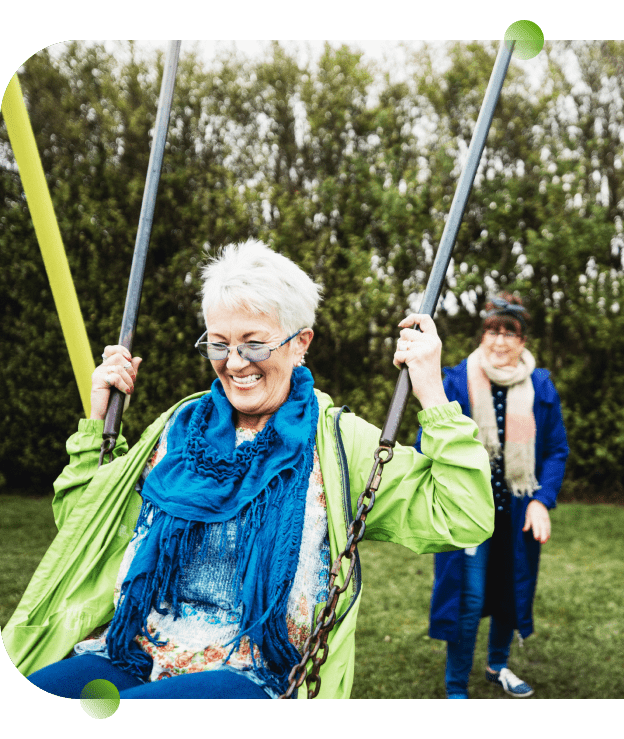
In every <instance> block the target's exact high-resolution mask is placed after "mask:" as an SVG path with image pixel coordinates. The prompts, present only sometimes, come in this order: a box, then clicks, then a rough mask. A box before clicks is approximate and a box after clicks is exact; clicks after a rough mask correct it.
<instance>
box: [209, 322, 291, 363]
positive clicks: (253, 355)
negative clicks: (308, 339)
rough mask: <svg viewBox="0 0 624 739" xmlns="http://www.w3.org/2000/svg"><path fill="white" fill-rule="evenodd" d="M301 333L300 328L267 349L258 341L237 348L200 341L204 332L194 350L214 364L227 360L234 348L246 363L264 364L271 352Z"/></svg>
mask: <svg viewBox="0 0 624 739" xmlns="http://www.w3.org/2000/svg"><path fill="white" fill-rule="evenodd" d="M301 331H303V329H302V328H300V329H299V331H296V332H295V333H294V334H293V335H292V336H289V337H288V338H287V339H284V341H282V343H281V344H278V345H277V346H273V347H269V346H267V345H266V344H262V343H260V342H259V341H250V342H249V343H248V344H239V345H238V346H237V347H233V346H228V345H227V344H219V343H216V342H212V341H202V339H203V338H204V336H206V335H207V334H208V331H204V333H203V334H202V335H201V336H200V337H199V339H198V340H197V342H196V343H195V348H196V349H197V351H198V352H199V353H200V354H201V355H202V357H206V359H212V360H213V361H215V362H218V361H220V360H223V359H227V358H228V357H229V356H230V352H231V351H232V349H234V348H236V351H237V352H238V353H239V355H240V357H241V358H242V359H244V360H245V361H247V362H264V360H265V359H268V358H269V357H270V356H271V352H274V351H275V350H276V349H279V348H280V346H284V344H287V343H288V342H289V341H290V340H291V339H294V338H295V336H296V335H297V334H298V333H300V332H301Z"/></svg>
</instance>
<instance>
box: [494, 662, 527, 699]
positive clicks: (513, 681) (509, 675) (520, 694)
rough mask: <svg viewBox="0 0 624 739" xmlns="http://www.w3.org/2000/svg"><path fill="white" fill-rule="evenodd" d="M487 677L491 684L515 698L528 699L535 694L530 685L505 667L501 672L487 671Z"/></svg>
mask: <svg viewBox="0 0 624 739" xmlns="http://www.w3.org/2000/svg"><path fill="white" fill-rule="evenodd" d="M485 677H486V679H487V680H488V681H489V682H491V683H494V684H495V685H500V686H501V687H502V689H503V690H504V691H505V693H509V695H512V696H513V697H514V698H528V697H529V696H530V695H533V693H534V692H535V691H534V690H533V688H532V687H531V686H530V685H527V683H525V682H524V680H521V679H520V678H519V677H518V676H517V675H514V674H513V672H512V671H511V670H510V669H509V668H507V667H503V669H502V670H501V671H500V672H490V671H489V670H486V671H485Z"/></svg>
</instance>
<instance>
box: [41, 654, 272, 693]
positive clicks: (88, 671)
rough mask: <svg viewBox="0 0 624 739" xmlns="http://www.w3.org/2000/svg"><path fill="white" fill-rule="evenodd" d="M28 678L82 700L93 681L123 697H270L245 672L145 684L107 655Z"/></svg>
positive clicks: (76, 659)
mask: <svg viewBox="0 0 624 739" xmlns="http://www.w3.org/2000/svg"><path fill="white" fill-rule="evenodd" d="M28 680H30V682H31V683H32V684H33V685H36V686H37V687H38V688H41V689H42V690H45V691H47V692H48V693H52V694H53V695H58V696H60V697H61V698H74V699H79V698H80V694H81V693H82V689H83V688H84V686H85V685H86V684H87V683H89V682H91V681H92V680H108V681H109V682H111V683H113V685H114V686H115V687H116V688H117V690H118V691H119V695H120V697H121V698H268V697H269V696H268V695H267V693H265V691H264V690H262V688H261V687H260V686H258V685H256V684H255V683H253V682H251V680H249V679H247V678H246V677H245V676H244V675H243V674H240V675H239V674H237V673H235V672H233V671H231V670H212V671H208V672H194V673H191V674H187V675H177V676H175V677H168V678H165V679H164V680H159V681H157V682H154V683H142V682H141V681H140V680H139V679H138V678H136V677H134V675H131V674H129V673H127V672H124V671H123V670H120V669H119V668H118V667H115V666H114V665H113V664H111V662H110V661H109V660H107V659H105V658H104V657H98V656H97V655H94V654H81V655H78V656H76V657H70V658H69V659H64V660H61V661H60V662H55V663H54V664H51V665H48V666H47V667H44V668H42V669H41V670H37V672H33V674H32V675H30V676H29V677H28Z"/></svg>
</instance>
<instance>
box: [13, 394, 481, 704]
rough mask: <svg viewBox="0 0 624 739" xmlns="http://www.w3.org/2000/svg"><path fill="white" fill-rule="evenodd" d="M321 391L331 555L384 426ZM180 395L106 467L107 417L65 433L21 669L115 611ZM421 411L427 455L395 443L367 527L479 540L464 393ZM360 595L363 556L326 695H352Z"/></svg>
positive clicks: (346, 596) (472, 432)
mask: <svg viewBox="0 0 624 739" xmlns="http://www.w3.org/2000/svg"><path fill="white" fill-rule="evenodd" d="M315 392H316V394H317V397H318V401H319V409H320V413H319V422H318V430H317V435H316V445H317V451H318V455H319V460H320V463H321V471H322V474H323V482H324V486H325V494H326V500H327V521H328V529H329V545H330V552H331V558H332V561H334V560H335V558H336V557H337V556H338V555H339V554H340V553H341V552H342V551H343V550H344V547H345V544H346V541H347V527H348V524H349V522H350V520H352V516H353V513H354V512H355V510H356V508H357V505H356V504H357V499H358V497H359V496H360V494H361V493H362V492H363V491H364V489H365V486H366V483H367V480H368V477H369V475H370V471H371V469H372V465H373V453H374V451H375V449H377V447H378V446H379V437H380V432H379V429H377V428H376V427H375V426H372V425H371V424H369V423H367V422H366V421H364V420H362V419H361V418H358V417H357V416H355V415H354V414H352V413H349V412H343V413H341V414H339V412H338V409H337V408H335V407H334V405H333V403H332V401H331V398H330V397H329V396H328V395H325V394H324V393H321V392H319V391H315ZM202 394H203V393H197V394H196V395H193V396H190V397H191V398H195V397H199V396H200V395H202ZM189 399H190V398H186V399H185V400H189ZM181 402H184V401H181ZM179 405H180V403H178V404H177V405H176V406H174V407H173V408H171V409H169V410H168V411H166V412H165V413H163V414H162V416H160V418H159V419H158V420H157V421H155V422H154V423H153V424H152V425H151V426H149V427H148V428H147V429H146V430H145V431H144V432H143V435H142V436H141V438H140V440H139V441H138V443H137V444H136V445H135V446H134V447H133V448H132V449H130V450H129V449H128V445H127V443H126V441H125V439H124V438H123V436H121V435H120V437H119V439H118V442H117V446H116V448H115V452H114V454H115V458H114V460H113V461H112V462H111V463H110V464H107V465H103V466H102V467H100V468H99V469H98V467H97V465H98V455H99V448H100V444H101V440H102V430H103V422H102V421H92V420H85V419H82V420H81V421H80V422H79V426H78V432H77V433H75V434H73V435H72V436H71V437H70V438H69V439H68V441H67V451H68V453H69V456H70V461H69V464H68V465H67V467H66V468H65V469H64V470H63V472H62V474H61V476H60V477H59V478H58V480H57V481H56V482H55V484H54V490H55V497H54V500H53V503H52V506H53V510H54V516H55V520H56V524H57V526H58V529H59V533H58V534H57V536H56V538H55V539H54V541H53V542H52V544H51V545H50V548H49V549H48V551H47V552H46V554H45V556H44V557H43V559H42V561H41V563H40V565H39V567H38V568H37V570H36V572H35V574H34V575H33V578H32V580H31V582H30V583H29V585H28V587H27V589H26V592H25V593H24V595H23V597H22V600H21V601H20V603H19V605H18V607H17V609H16V610H15V613H14V614H13V616H12V618H11V620H10V621H9V623H8V624H7V626H6V627H5V629H4V630H3V632H2V638H3V641H4V645H5V647H6V650H7V652H8V654H9V656H10V657H11V659H12V661H13V663H14V664H15V665H16V667H17V668H18V669H19V670H20V671H21V672H22V673H23V674H24V675H29V674H30V673H32V672H34V671H35V670H38V669H40V668H42V667H45V666H46V665H48V664H51V663H52V662H55V661H57V660H59V659H62V658H63V657H65V656H66V655H67V654H68V653H69V652H70V651H71V649H72V648H73V646H74V644H76V643H77V642H78V641H80V640H81V639H84V638H85V637H86V636H87V635H88V634H90V633H91V631H93V630H94V629H95V628H97V627H99V626H101V625H103V624H105V623H107V622H108V621H110V620H111V619H112V617H113V612H114V607H113V587H114V583H115V580H116V578H117V574H118V570H119V567H120V564H121V559H122V557H123V555H124V552H125V550H126V547H127V546H128V543H129V542H130V538H131V536H132V532H133V530H134V525H135V523H136V520H137V516H138V513H139V509H140V505H141V498H140V496H139V494H138V493H137V492H136V491H135V485H136V482H137V480H138V478H139V476H140V474H141V472H142V470H143V467H144V466H145V463H146V461H147V459H148V457H149V455H150V452H151V450H152V449H153V447H154V446H155V444H156V442H157V441H158V438H159V436H160V434H161V432H162V430H163V428H164V425H165V423H166V421H167V419H168V418H169V416H170V415H171V413H172V412H173V411H174V410H175V409H176V408H177V407H178V406H179ZM419 421H420V423H421V424H422V426H423V436H422V451H423V454H419V453H418V452H417V451H416V450H415V449H413V448H411V447H404V446H400V445H397V446H396V447H395V449H394V456H393V459H392V460H391V461H390V462H389V463H388V464H387V465H386V466H385V467H384V472H383V477H382V482H381V486H380V488H379V490H378V492H377V494H376V502H375V505H374V507H373V509H372V511H371V512H370V513H369V514H368V517H367V519H366V538H368V539H376V540H378V541H390V542H395V543H397V544H402V545H404V546H406V547H408V548H409V549H411V550H412V551H414V552H417V553H425V552H442V551H447V550H452V549H458V548H461V549H463V548H466V547H474V546H477V545H478V544H480V543H481V542H483V541H485V540H486V539H488V538H489V537H490V536H491V535H492V531H493V529H494V507H493V503H492V492H491V486H490V466H489V462H488V457H487V453H486V452H485V449H484V448H483V446H482V445H481V443H480V442H479V441H477V440H476V434H477V426H476V425H475V423H474V421H472V420H471V419H469V418H467V417H466V416H464V415H462V414H461V409H460V407H459V404H458V403H457V402H453V403H450V404H448V405H442V406H436V407H433V408H428V409H427V410H424V411H421V412H420V414H419ZM338 427H339V430H338ZM342 564H343V567H342V571H341V572H340V573H339V576H338V577H337V578H336V583H337V584H339V585H342V584H343V583H344V577H345V575H346V570H347V568H348V565H349V562H348V560H347V559H346V558H345V559H344V560H343V563H342ZM360 598H361V578H360V572H359V567H358V568H356V572H355V575H354V577H353V578H352V580H351V583H350V585H349V587H348V589H347V590H346V591H345V592H344V593H343V594H342V595H341V596H340V600H339V603H338V607H337V611H336V613H337V618H338V623H337V625H336V626H335V627H334V629H333V630H332V632H331V634H330V636H329V639H328V653H329V656H328V658H327V661H326V662H325V664H324V665H323V666H322V667H321V670H320V678H321V689H320V692H319V696H318V697H320V698H348V697H349V695H350V692H351V686H352V683H353V669H354V662H355V624H356V619H357V612H358V608H359V603H360ZM318 608H320V606H317V612H318ZM305 693H306V691H305V690H303V689H302V690H299V697H300V698H305V697H306V695H305Z"/></svg>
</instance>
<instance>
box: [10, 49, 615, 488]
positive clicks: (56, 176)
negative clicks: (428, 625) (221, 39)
mask: <svg viewBox="0 0 624 739" xmlns="http://www.w3.org/2000/svg"><path fill="white" fill-rule="evenodd" d="M128 51H129V55H128V58H127V59H120V58H119V57H118V56H115V55H112V54H110V53H108V52H106V50H105V49H104V48H103V47H101V46H97V45H85V44H79V43H71V44H67V45H66V47H65V49H64V51H63V53H62V54H61V55H60V56H55V57H54V58H53V57H52V56H51V55H50V54H49V53H48V51H46V50H45V49H44V50H43V51H41V52H40V53H38V54H36V55H35V56H33V57H31V58H30V59H29V60H28V61H27V62H26V63H25V65H24V67H23V68H22V69H21V70H20V83H21V85H22V89H23V90H24V94H25V98H26V101H27V106H28V110H29V113H30V117H31V122H32V125H33V129H34V131H35V136H36V140H37V144H38V147H39V151H40V154H41V157H42V161H43V167H44V171H45V173H46V177H47V180H48V184H49V187H50V191H51V194H52V199H53V202H54V207H55V211H56V214H57V218H58V221H59V226H60V230H61V234H62V236H63V241H64V244H65V248H66V251H67V255H68V259H69V263H70V268H71V271H72V275H73V278H74V282H75V285H76V289H77V292H78V297H79V301H80V305H81V308H82V312H83V316H84V320H85V323H86V326H87V332H88V335H89V338H90V342H91V348H92V351H93V355H94V357H96V358H98V359H99V356H100V353H101V351H102V348H103V346H104V345H106V344H110V343H115V342H116V339H117V336H118V333H119V326H120V323H121V315H122V311H123V302H124V298H125V292H126V289H127V279H128V274H129V270H130V264H131V260H132V250H133V247H134V240H135V237H136V228H137V223H138V216H139V211H140V206H141V198H142V193H143V186H144V182H145V174H146V170H147V163H148V158H149V146H148V142H149V141H150V136H151V129H152V128H153V125H154V118H155V113H156V107H157V98H158V90H159V85H160V77H161V74H162V61H163V60H162V56H161V55H158V54H157V55H155V56H154V57H153V58H148V59H146V58H144V57H143V56H139V55H138V54H137V53H136V52H135V51H134V49H133V47H132V46H131V45H129V46H128ZM434 52H435V49H431V48H428V47H425V48H424V49H422V50H420V51H418V52H414V53H413V54H412V56H411V57H410V58H409V60H408V65H407V68H406V69H407V74H406V75H405V80H404V81H397V80H396V79H395V78H394V77H393V75H392V74H391V73H390V72H389V71H385V70H383V69H382V70H379V69H373V67H372V66H371V65H368V64H366V63H364V61H363V60H362V56H361V54H360V53H359V52H357V51H356V50H353V49H350V48H348V47H346V46H343V47H340V48H337V49H332V48H331V47H330V46H329V45H328V46H327V47H326V49H325V52H324V53H323V55H322V56H321V58H320V60H319V61H318V64H316V65H312V64H310V65H309V67H305V68H304V67H303V66H301V64H300V63H298V62H297V60H296V59H295V58H294V57H293V56H291V55H289V54H288V53H287V52H286V51H285V50H284V49H283V48H282V47H281V46H280V45H279V44H277V43H276V44H274V45H273V47H272V49H271V50H270V52H268V53H267V54H266V56H265V57H264V58H262V59H260V60H253V61H252V60H249V59H247V58H245V57H244V56H241V55H237V54H234V53H231V52H230V53H227V54H224V55H222V56H221V57H219V58H218V59H217V60H216V61H215V62H214V63H212V64H211V65H208V64H206V63H205V62H203V61H201V60H200V59H199V58H198V57H197V56H196V55H194V54H193V53H192V52H183V55H182V58H181V60H180V66H179V71H178V77H177V81H176V90H175V99H174V104H173V115H172V121H171V128H170V133H169V139H168V144H167V149H166V153H165V159H164V167H163V173H162V177H161V182H160V188H159V193H158V199H157V204H156V213H155V221H154V228H153V232H152V239H151V244H150V251H149V256H148V264H147V271H146V280H145V286H144V290H143V298H142V304H141V315H140V318H139V325H138V330H137V334H136V338H135V345H134V352H135V354H137V355H140V356H142V357H143V358H144V362H143V365H142V368H141V372H140V375H139V382H138V383H137V393H136V395H135V396H134V397H133V400H132V405H131V407H130V410H129V411H128V413H127V414H126V416H125V418H124V424H125V433H126V435H127V436H128V438H129V440H130V442H133V441H135V440H136V439H137V438H138V435H139V434H140V432H141V430H142V429H143V428H144V427H145V426H146V425H147V424H148V423H149V422H150V421H151V420H152V419H153V418H154V417H155V416H156V415H157V414H158V413H160V412H161V411H163V410H164V409H165V408H167V407H169V406H170V405H171V404H172V403H173V402H174V401H176V400H177V399H179V398H180V397H182V396H184V395H186V394H190V393H192V392H194V391H196V390H197V389H200V388H205V387H207V386H208V385H209V384H210V382H211V381H212V379H213V378H212V375H211V370H210V367H209V363H208V362H207V361H205V360H203V359H201V358H200V357H199V356H198V355H197V353H196V352H195V350H194V349H193V344H194V342H195V340H196V339H197V337H198V336H199V334H200V333H201V332H202V331H203V327H202V321H201V317H200V315H199V314H200V301H199V297H198V292H199V289H200V280H199V270H200V267H201V265H202V264H203V263H204V262H205V260H206V258H207V257H208V256H209V255H211V254H214V253H215V250H216V249H218V247H220V246H222V245H223V244H225V243H228V242H231V241H242V240H246V239H247V238H249V237H256V238H261V239H263V240H266V241H267V242H268V243H270V244H271V245H272V246H273V247H274V248H275V249H277V250H279V251H281V252H282V253H284V254H286V255H287V256H289V257H291V258H292V259H294V260H295V261H296V262H297V263H298V264H300V265H301V267H302V268H304V269H305V270H306V271H307V272H309V273H310V274H311V275H312V276H313V277H314V279H316V280H317V281H318V282H319V283H320V284H322V286H323V289H324V296H325V299H324V302H323V304H322V308H321V310H320V312H319V315H318V321H317V325H316V327H315V331H316V337H315V340H314V342H313V345H312V350H311V352H310V354H309V361H308V366H309V367H310V369H311V370H312V372H313V373H314V375H315V378H316V383H317V386H318V387H320V388H322V389H323V390H325V391H327V392H329V393H330V394H331V395H332V396H333V397H334V398H335V401H336V402H337V403H340V404H343V403H346V404H348V405H349V406H350V407H351V408H352V409H353V410H355V411H357V412H358V413H359V414H361V415H362V416H364V417H365V418H367V419H368V420H370V421H372V422H374V423H377V424H379V425H381V423H382V422H383V420H384V418H385V413H386V409H387V407H388V404H389V400H390V397H391V395H392V391H393V389H394V384H395V381H396V370H395V368H394V367H393V366H392V361H391V357H392V353H393V347H394V341H395V339H396V336H397V324H398V322H399V320H400V319H401V318H402V317H403V316H404V315H405V314H406V312H407V311H408V310H410V307H411V308H412V309H415V308H416V307H417V306H418V304H419V297H418V296H419V295H420V294H421V293H422V291H423V289H424V285H425V283H426V279H427V276H428V273H429V270H430V268H431V264H432V260H433V254H434V253H435V248H436V247H437V244H438V243H439V240H440V237H441V234H442V230H443V227H444V221H445V216H446V214H447V213H448V210H449V207H450V203H451V200H452V197H453V194H454V191H455V186H456V182H457V178H458V175H459V171H460V167H461V162H462V155H463V153H465V151H466V148H467V146H468V144H469V142H470V138H471V135H472V130H473V127H474V121H475V120H476V117H477V114H478V111H479V108H480V105H481V101H482V99H483V95H484V92H485V88H486V86H487V82H488V79H489V75H490V71H491V69H492V66H493V63H494V58H495V54H496V48H495V47H494V45H491V44H481V43H472V44H449V45H448V46H447V61H448V64H446V65H442V66H440V65H439V64H438V63H434V57H435V53H434ZM542 54H544V55H546V56H547V60H548V73H547V76H546V79H545V81H544V84H543V85H542V86H541V87H540V88H539V89H538V90H534V89H532V88H531V86H530V84H529V83H528V81H527V77H526V75H525V73H524V69H523V66H522V63H515V62H514V63H512V65H511V67H510V70H509V73H508V76H507V80H506V82H505V86H504V88H503V93H502V96H501V100H500V102H499V105H498V107H497V110H496V114H495V119H494V122H493V125H492V129H491V131H490V135H489V138H488V141H487V146H486V149H485V151H484V154H483V160H482V164H481V167H480V169H479V173H478V176H477V180H476V182H475V186H474V189H473V193H472V196H471V200H470V203H469V206H468V208H467V211H466V214H465V217H464V222H463V224H462V227H461V229H460V233H459V237H458V242H457V245H456V249H455V253H454V258H453V262H452V266H451V269H450V270H449V273H448V275H447V283H446V285H445V288H444V290H443V295H442V298H443V299H442V302H441V306H440V310H439V311H438V315H437V325H438V329H439V331H440V334H441V335H442V338H443V341H444V347H445V348H444V362H445V363H446V364H454V363H456V362H458V361H459V360H461V359H462V358H463V357H465V356H466V354H467V353H469V352H470V351H471V350H472V348H473V347H474V346H475V343H476V341H477V336H478V330H479V325H480V321H481V318H480V313H481V312H482V309H483V306H484V304H485V301H486V299H487V298H488V297H489V296H491V295H492V294H494V293H495V292H497V291H499V290H501V289H506V290H511V291H518V292H519V294H521V295H522V296H523V297H524V298H525V300H526V302H527V304H528V307H529V310H530V311H531V313H532V316H533V324H532V331H531V339H530V348H531V349H532V351H533V352H534V354H535V355H536V359H537V362H538V365H539V366H545V367H547V368H549V369H550V370H551V372H552V376H553V379H554V381H555V384H556V386H557V388H558V390H559V392H560V395H561V398H562V402H563V409H564V417H565V422H566V427H567V431H568V437H569V442H570V446H571V450H572V452H571V456H570V461H569V465H568V479H569V481H570V482H569V486H570V487H569V489H570V491H571V493H570V494H571V495H578V496H583V497H585V498H587V497H591V496H594V497H601V499H603V500H605V499H611V498H613V496H615V498H617V496H618V495H619V496H622V494H623V488H622V484H621V479H622V473H623V472H624V430H623V429H624V410H623V408H622V404H621V400H620V399H621V398H622V397H624V377H623V374H622V368H623V354H624V351H623V350H624V316H623V315H622V313H623V312H622V311H621V310H620V291H621V290H622V287H623V262H622V253H623V251H622V250H623V248H624V239H623V237H622V211H623V209H624V188H623V180H624V173H623V168H622V160H623V158H624V157H623V155H622V149H623V140H622V135H621V131H622V130H623V128H624V127H623V121H622V118H623V113H622V110H623V102H622V101H623V97H624V96H623V94H622V93H623V88H624V74H622V65H623V61H622V60H623V54H624V44H622V43H621V42H617V43H616V42H595V43H580V42H574V43H571V44H561V43H559V44H547V45H546V48H545V50H544V51H543V52H542ZM565 55H567V57H568V59H569V58H572V59H573V60H575V62H576V64H577V65H578V80H576V81H569V80H568V79H567V78H566V74H565V69H566V68H567V67H565V65H564V64H563V62H562V60H563V58H564V56H565ZM0 147H1V148H0V153H1V156H0V196H1V202H2V205H1V206H0V260H1V264H0V298H1V310H2V336H1V340H0V358H1V361H2V372H1V373H0V383H1V394H0V404H1V405H0V411H1V414H2V419H3V431H4V433H3V434H2V437H1V440H0V469H1V473H2V478H1V481H2V482H3V483H4V489H21V490H28V491H31V492H32V491H46V492H47V491H48V490H49V488H50V485H51V482H52V480H53V479H54V477H55V476H56V475H57V474H58V473H59V471H60V470H61V469H62V467H63V465H64V464H65V462H66V455H65V451H64V444H65V440H66V438H67V437H68V436H69V434H71V433H72V431H73V430H74V429H75V427H76V423H77V419H78V418H79V417H80V415H81V405H80V400H79V397H78V392H77V389H76V386H75V382H74V380H73V376H72V370H71V366H70V363H69V358H68V354H67V350H66V347H65V344H64V340H63V336H62V333H61V330H60V325H59V322H58V318H57V315H56V310H55V306H54V302H53V299H52V296H51V292H50V289H49V285H48V280H47V277H46V273H45V270H44V267H43V261H42V258H41V255H40V251H39V247H38V244H37V241H36V238H35V234H34V230H33V227H32V223H31V220H30V217H29V213H28V206H27V203H26V201H25V197H24V195H23V192H22V188H21V181H20V178H19V173H18V171H17V169H16V166H15V164H14V160H13V154H12V151H11V148H10V145H9V143H8V138H7V134H6V127H5V125H4V122H3V121H2V122H1V123H0ZM417 411H418V406H417V403H416V402H413V403H410V404H409V406H408V409H407V411H406V415H405V418H404V421H403V424H402V428H401V433H400V440H401V441H403V442H406V443H410V442H411V441H412V440H413V438H414V436H415V433H416V430H417V426H418V422H417V418H416V414H417Z"/></svg>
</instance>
